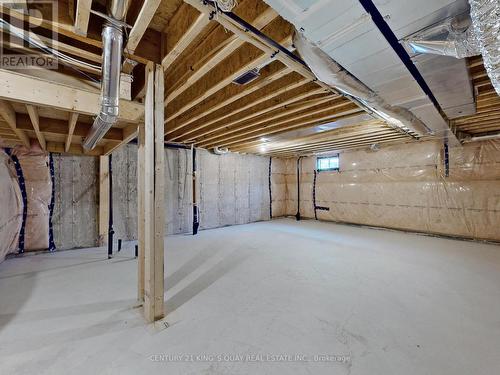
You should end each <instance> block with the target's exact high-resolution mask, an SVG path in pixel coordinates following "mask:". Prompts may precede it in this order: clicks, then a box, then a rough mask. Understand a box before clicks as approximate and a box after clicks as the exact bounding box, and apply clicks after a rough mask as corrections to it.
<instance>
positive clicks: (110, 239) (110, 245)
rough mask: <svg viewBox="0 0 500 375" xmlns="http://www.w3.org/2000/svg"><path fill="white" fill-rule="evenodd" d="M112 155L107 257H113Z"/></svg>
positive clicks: (110, 163) (110, 157)
mask: <svg viewBox="0 0 500 375" xmlns="http://www.w3.org/2000/svg"><path fill="white" fill-rule="evenodd" d="M112 157H113V156H112V155H109V158H108V159H109V160H108V162H109V172H108V173H109V215H108V216H109V221H108V259H111V258H112V257H113V234H115V231H114V230H113V163H112V160H113V159H112Z"/></svg>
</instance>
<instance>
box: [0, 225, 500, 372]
mask: <svg viewBox="0 0 500 375" xmlns="http://www.w3.org/2000/svg"><path fill="white" fill-rule="evenodd" d="M132 254H133V244H128V245H127V247H126V248H125V249H124V250H123V251H122V252H121V253H120V254H119V255H118V256H116V257H115V258H114V259H113V260H111V261H108V260H106V250H105V249H104V248H94V249H82V250H75V251H65V252H57V253H53V254H43V255H35V256H27V257H24V258H16V259H10V260H7V261H6V262H4V263H2V264H1V265H0V374H35V373H36V374H51V375H54V374H69V373H71V374H85V375H87V374H145V373H148V374H155V373H157V374H167V373H168V374H169V375H170V374H182V375H186V374H231V375H233V374H273V375H274V374H315V375H316V374H352V375H354V374H370V375H374V374H383V375H388V374H397V375H401V374H405V375H409V374H419V375H421V374H439V375H447V374H450V375H452V374H453V375H457V374H464V375H465V374H467V375H470V374H475V375H480V374H484V375H491V374H495V373H499V372H500V355H499V353H498V349H499V348H500V247H499V246H493V245H487V244H477V243H472V242H464V241H454V240H448V239H438V238H432V237H425V236H418V235H412V234H404V233H399V232H390V231H382V230H372V229H364V228H356V227H350V226H343V225H335V224H329V223H320V222H314V221H303V222H300V223H297V222H295V221H292V220H287V219H283V220H275V221H272V222H262V223H256V224H249V225H241V226H234V227H226V228H222V229H215V230H209V231H203V232H201V233H200V234H199V235H198V236H196V237H193V236H187V235H178V236H172V237H169V238H168V240H167V251H166V261H165V264H166V273H167V276H166V288H167V289H168V290H167V292H166V300H167V301H166V308H167V310H168V315H167V317H166V318H165V320H164V321H165V322H167V324H163V322H160V323H158V324H156V325H149V326H147V325H145V324H144V323H143V319H142V317H141V313H140V309H138V308H136V307H134V305H135V295H136V265H137V261H136V260H135V259H134V258H133V257H132ZM167 326H168V327H167ZM282 354H287V355H290V356H292V355H297V356H298V357H296V358H295V359H297V358H298V359H304V358H305V357H301V356H307V358H309V359H310V361H301V360H296V361H291V360H289V359H290V358H288V359H287V358H285V357H278V355H282ZM162 355H163V356H162ZM179 355H182V357H181V358H178V357H176V356H179ZM196 355H202V356H204V357H200V358H197V357H194V356H196ZM238 355H241V356H243V357H238ZM317 355H328V356H329V357H326V359H325V358H321V359H322V361H318V358H316V361H315V357H314V356H317ZM192 356H193V357H192ZM211 356H213V357H211ZM336 356H337V357H336ZM341 356H345V357H344V358H342V357H341ZM242 358H243V360H242ZM343 359H344V361H342V360H343Z"/></svg>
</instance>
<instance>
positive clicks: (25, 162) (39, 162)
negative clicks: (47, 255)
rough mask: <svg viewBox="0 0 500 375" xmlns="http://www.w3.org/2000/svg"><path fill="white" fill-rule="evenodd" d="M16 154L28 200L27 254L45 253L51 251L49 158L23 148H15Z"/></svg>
mask: <svg viewBox="0 0 500 375" xmlns="http://www.w3.org/2000/svg"><path fill="white" fill-rule="evenodd" d="M13 154H15V155H16V156H17V157H18V159H19V163H20V164H21V168H22V170H23V175H24V181H25V186H26V194H27V198H28V216H27V218H26V226H25V237H24V250H25V251H30V250H46V249H48V247H49V215H50V212H49V205H50V201H51V198H52V180H51V178H50V170H49V157H48V154H47V153H46V152H43V151H37V150H36V149H31V150H26V149H25V148H21V147H20V148H15V149H14V151H13Z"/></svg>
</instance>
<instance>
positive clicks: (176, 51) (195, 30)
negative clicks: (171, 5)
mask: <svg viewBox="0 0 500 375" xmlns="http://www.w3.org/2000/svg"><path fill="white" fill-rule="evenodd" d="M190 8H191V7H189V6H187V5H186V4H183V5H182V6H181V8H179V11H178V12H177V14H176V16H174V19H173V20H171V22H170V23H169V25H168V27H167V29H166V30H165V34H166V35H167V38H169V37H170V35H176V34H177V33H178V31H177V30H179V25H178V23H177V22H181V21H178V20H177V19H176V18H175V17H179V18H180V17H182V18H185V17H186V15H185V14H183V12H191V13H193V11H194V10H192V8H191V9H190ZM209 23H210V18H209V16H208V15H206V14H204V13H200V14H198V15H197V17H196V19H195V20H194V22H193V23H192V24H191V25H190V26H189V28H188V29H187V30H186V31H185V32H184V33H183V34H182V36H181V37H180V38H179V39H178V40H177V42H176V43H175V45H174V46H172V47H171V48H168V44H167V54H166V55H165V57H164V58H163V59H162V62H161V65H162V66H163V69H164V70H166V69H167V68H168V67H170V65H172V63H173V62H174V61H175V60H176V59H177V58H178V57H179V56H180V55H181V54H182V52H183V51H184V50H185V49H186V48H187V47H188V46H189V45H190V44H191V42H192V41H193V40H194V39H195V38H196V37H197V36H198V34H199V33H200V32H201V31H202V30H203V29H204V28H205V27H206V26H207V25H208V24H209ZM167 43H168V39H167Z"/></svg>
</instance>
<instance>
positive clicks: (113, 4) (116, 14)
mask: <svg viewBox="0 0 500 375" xmlns="http://www.w3.org/2000/svg"><path fill="white" fill-rule="evenodd" d="M129 3H130V0H111V1H109V2H108V13H109V15H110V16H111V17H113V18H114V19H115V20H117V21H123V20H124V19H125V16H126V14H127V10H128V6H129Z"/></svg>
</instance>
